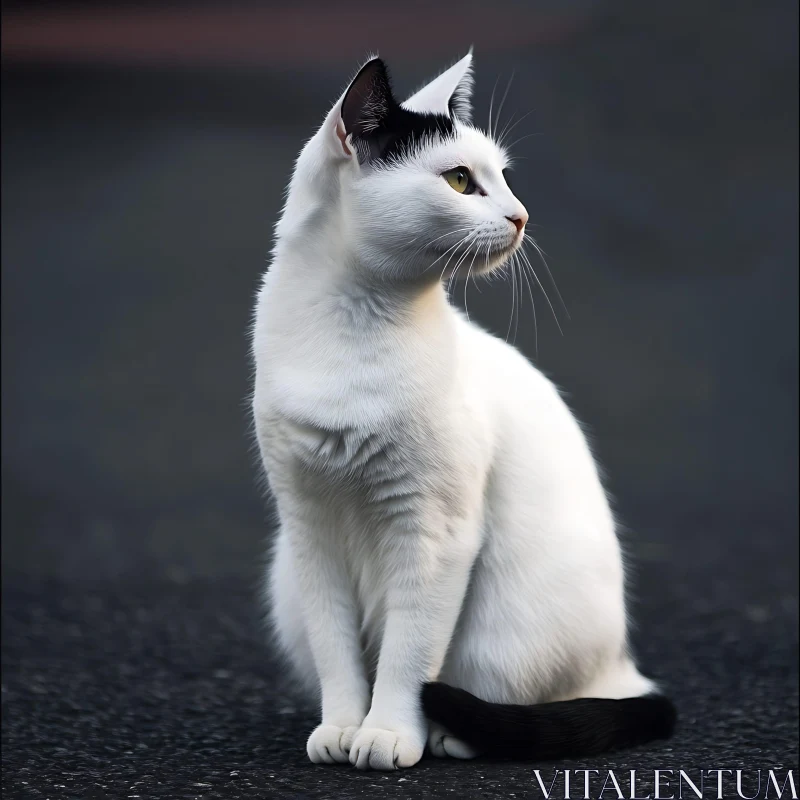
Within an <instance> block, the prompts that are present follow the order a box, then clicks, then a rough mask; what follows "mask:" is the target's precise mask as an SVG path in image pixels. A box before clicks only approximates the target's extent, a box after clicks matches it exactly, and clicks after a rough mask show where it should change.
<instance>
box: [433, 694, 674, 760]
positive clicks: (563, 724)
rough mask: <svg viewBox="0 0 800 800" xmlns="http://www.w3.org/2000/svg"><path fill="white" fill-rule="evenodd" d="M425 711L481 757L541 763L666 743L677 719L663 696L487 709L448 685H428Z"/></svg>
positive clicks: (488, 705) (496, 705)
mask: <svg viewBox="0 0 800 800" xmlns="http://www.w3.org/2000/svg"><path fill="white" fill-rule="evenodd" d="M422 707H423V709H424V711H425V716H426V717H428V719H430V720H432V721H433V722H438V723H439V724H440V725H441V726H442V727H443V728H446V729H447V731H448V732H449V733H451V734H452V735H453V736H455V737H456V738H457V739H461V740H462V741H464V742H466V743H467V744H469V745H470V746H472V747H473V748H474V749H475V750H477V751H478V752H479V753H480V754H482V755H488V756H501V757H506V758H513V759H518V760H530V759H536V760H537V761H538V760H542V761H546V760H551V759H560V758H569V757H580V756H591V755H596V754H598V753H604V752H607V751H609V750H617V749H621V748H625V747H634V746H636V745H641V744H645V743H647V742H650V741H653V740H654V739H667V738H669V737H670V736H671V735H672V731H673V729H674V727H675V718H676V714H675V707H674V706H673V705H672V703H671V702H670V701H669V700H668V699H667V698H666V697H664V696H663V695H658V694H648V695H644V696H642V697H629V698H626V699H624V700H606V699H601V698H581V699H579V700H565V701H562V702H557V703H542V704H541V705H534V706H515V705H504V704H503V703H487V702H486V701H485V700H480V699H479V698H477V697H475V695H473V694H470V693H469V692H466V691H464V690H463V689H455V688H454V687H452V686H447V685H445V684H444V683H426V684H425V686H424V687H423V689H422Z"/></svg>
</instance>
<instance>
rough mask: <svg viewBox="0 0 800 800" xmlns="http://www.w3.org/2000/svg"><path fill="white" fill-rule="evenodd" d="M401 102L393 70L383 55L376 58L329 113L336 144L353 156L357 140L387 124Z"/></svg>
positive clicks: (362, 70)
mask: <svg viewBox="0 0 800 800" xmlns="http://www.w3.org/2000/svg"><path fill="white" fill-rule="evenodd" d="M394 108H397V102H396V101H395V99H394V96H393V95H392V88H391V84H390V83H389V73H388V71H387V69H386V64H384V63H383V61H382V60H381V59H380V58H372V59H370V60H369V61H367V63H366V64H364V66H363V67H361V69H360V70H359V71H358V74H357V75H356V76H355V78H353V80H352V82H351V83H350V86H348V87H347V90H346V91H345V93H344V94H343V95H342V97H341V99H340V100H339V102H338V103H337V104H336V106H334V108H333V110H332V111H331V114H330V115H329V121H330V127H332V128H333V129H334V132H335V139H333V141H332V143H333V144H334V146H335V147H336V149H337V150H338V152H339V153H340V154H342V155H345V156H352V155H353V140H354V139H355V140H358V139H367V138H369V137H370V136H371V135H372V134H374V133H375V132H376V131H378V130H379V129H380V128H381V126H382V125H383V124H384V122H385V121H386V119H387V118H388V116H389V114H390V113H391V111H392V109H394Z"/></svg>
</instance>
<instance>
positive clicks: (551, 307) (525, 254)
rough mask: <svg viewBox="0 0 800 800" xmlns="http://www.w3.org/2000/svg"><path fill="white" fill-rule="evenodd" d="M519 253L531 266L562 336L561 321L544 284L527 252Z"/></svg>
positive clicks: (521, 251)
mask: <svg viewBox="0 0 800 800" xmlns="http://www.w3.org/2000/svg"><path fill="white" fill-rule="evenodd" d="M519 253H520V255H521V256H522V258H523V259H524V260H525V262H526V263H527V264H528V266H529V267H530V268H531V272H532V273H533V277H534V280H535V281H536V283H537V284H538V285H539V288H540V289H541V290H542V294H543V295H544V299H545V300H547V305H548V306H550V311H551V312H552V314H553V319H554V320H555V322H556V327H557V328H558V332H559V333H560V334H561V335H562V336H563V335H564V331H563V330H561V323H560V322H559V321H558V316H557V315H556V310H555V309H554V308H553V304H552V303H551V302H550V298H549V297H548V295H547V291H546V290H545V288H544V286H542V282H541V281H540V280H539V276H538V275H537V274H536V270H535V269H534V268H533V264H531V262H530V259H529V258H528V255H527V253H526V252H525V251H524V250H519Z"/></svg>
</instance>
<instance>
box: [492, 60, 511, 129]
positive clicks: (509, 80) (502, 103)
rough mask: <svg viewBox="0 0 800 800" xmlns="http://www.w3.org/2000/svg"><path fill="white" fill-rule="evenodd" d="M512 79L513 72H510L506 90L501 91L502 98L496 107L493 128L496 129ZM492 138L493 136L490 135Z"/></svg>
mask: <svg viewBox="0 0 800 800" xmlns="http://www.w3.org/2000/svg"><path fill="white" fill-rule="evenodd" d="M513 80H514V72H512V73H511V77H510V78H509V79H508V83H507V84H506V90H505V92H503V99H502V100H501V101H500V107H499V108H498V109H497V118H496V120H495V126H494V127H495V130H496V129H497V125H498V124H499V123H500V115H501V114H502V113H503V105H504V104H505V102H506V97H507V96H508V90H509V89H510V88H511V82H512V81H513ZM492 138H494V136H492Z"/></svg>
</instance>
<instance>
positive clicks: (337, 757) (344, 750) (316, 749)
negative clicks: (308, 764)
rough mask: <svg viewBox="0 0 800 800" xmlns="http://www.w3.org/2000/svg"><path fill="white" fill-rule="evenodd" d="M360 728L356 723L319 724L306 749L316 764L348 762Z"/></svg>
mask: <svg viewBox="0 0 800 800" xmlns="http://www.w3.org/2000/svg"><path fill="white" fill-rule="evenodd" d="M357 731H358V728H357V727H356V726H355V725H352V726H348V727H346V728H340V727H339V726H338V725H319V726H317V727H316V728H315V729H314V732H313V733H312V734H311V736H309V737H308V744H307V745H306V750H307V751H308V757H309V758H310V759H311V760H312V761H313V762H314V763H315V764H346V763H347V761H348V759H349V753H350V746H351V745H352V743H353V739H354V738H355V735H356V732H357Z"/></svg>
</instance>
